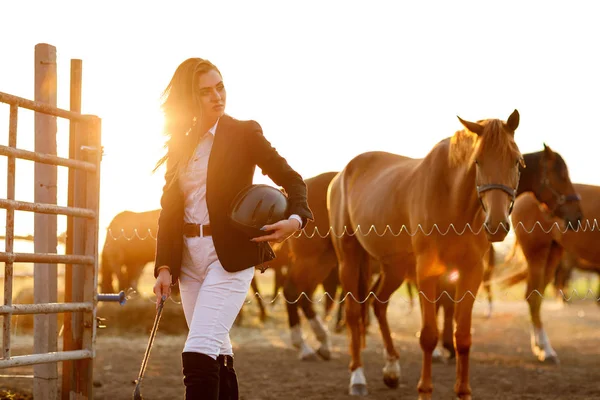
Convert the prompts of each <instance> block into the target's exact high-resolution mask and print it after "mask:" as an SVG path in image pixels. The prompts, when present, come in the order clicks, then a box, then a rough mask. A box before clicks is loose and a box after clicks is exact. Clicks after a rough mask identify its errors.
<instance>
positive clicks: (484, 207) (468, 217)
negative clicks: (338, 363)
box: [328, 110, 523, 400]
mask: <svg viewBox="0 0 600 400" xmlns="http://www.w3.org/2000/svg"><path fill="white" fill-rule="evenodd" d="M459 120H460V122H461V123H462V125H463V126H464V127H465V128H466V129H463V130H460V131H457V132H456V133H455V134H454V135H453V136H452V137H450V138H446V139H444V140H442V141H440V142H439V143H438V144H437V145H435V146H434V147H433V149H432V150H431V151H430V152H429V153H428V154H427V155H426V156H425V158H423V159H412V158H408V157H403V156H400V155H396V154H391V153H386V152H368V153H363V154H360V155H358V156H357V157H355V158H354V159H353V160H351V161H350V162H349V163H348V165H346V167H345V168H344V169H343V170H342V171H341V172H340V173H339V174H338V175H337V176H336V177H335V178H334V179H333V181H332V182H331V185H330V187H329V193H328V208H329V218H330V221H331V224H332V228H333V235H332V239H333V244H334V247H335V251H336V254H337V257H338V262H339V268H340V281H341V284H342V290H343V292H344V293H346V292H349V293H351V294H352V295H353V296H354V298H355V299H356V300H358V301H346V302H345V313H346V326H347V327H348V331H349V333H350V354H351V361H350V366H349V367H350V371H351V377H350V388H349V391H350V394H352V395H366V394H367V382H366V378H365V375H364V371H363V366H362V359H361V348H362V347H364V344H365V330H364V316H365V314H366V304H365V303H366V299H367V292H368V287H367V285H368V284H369V271H368V263H366V262H365V260H366V259H367V257H368V256H372V257H374V258H375V259H376V260H377V261H378V262H379V263H380V265H381V275H380V278H381V279H379V280H378V282H379V284H378V286H377V287H376V288H375V295H376V296H377V298H378V299H379V300H381V302H379V301H375V302H374V307H375V314H376V316H377V318H378V321H379V327H380V330H381V334H382V337H383V341H384V343H385V354H386V359H387V362H386V365H385V367H384V382H385V383H386V384H387V385H388V386H390V387H396V386H397V385H398V381H399V375H400V362H399V354H398V351H397V350H396V348H395V346H394V343H393V341H392V338H391V334H390V328H389V325H388V322H387V316H386V310H387V305H388V303H387V300H389V297H390V296H391V294H392V293H393V292H394V291H395V290H396V289H397V288H398V287H399V286H400V285H401V284H402V282H403V281H404V279H405V278H407V277H408V278H412V279H415V275H416V283H417V288H418V289H419V295H420V296H419V300H420V303H421V317H422V328H421V333H420V339H419V340H420V344H421V348H422V350H423V364H422V370H421V379H420V380H419V383H418V387H417V388H418V393H419V399H431V396H432V392H433V382H432V353H433V351H434V349H435V348H436V345H437V342H438V335H439V334H438V329H437V324H436V304H435V301H436V293H437V291H438V284H439V279H440V277H441V276H443V275H444V274H445V273H447V272H449V271H450V269H451V268H456V270H457V271H458V279H457V285H456V295H455V299H458V300H459V301H458V302H457V303H456V306H455V312H454V318H455V321H456V330H455V333H454V340H455V349H456V353H457V357H456V368H457V371H456V372H457V375H456V376H457V379H456V384H455V387H454V390H455V392H456V394H457V395H458V397H459V398H460V399H463V400H464V399H470V398H471V386H470V384H469V351H470V348H471V314H472V308H473V303H474V301H475V295H476V294H477V291H478V289H479V286H480V285H481V282H482V276H483V263H484V261H483V259H484V256H485V255H486V253H487V252H488V249H489V244H490V242H499V241H502V240H504V238H505V237H506V234H507V233H508V230H509V220H508V218H509V215H510V213H511V210H512V205H513V203H514V199H515V194H516V188H517V185H518V183H519V165H522V164H523V158H522V156H521V153H520V151H519V148H518V146H517V144H516V143H515V140H514V134H515V130H516V129H517V127H518V125H519V113H518V111H517V110H515V111H514V112H513V113H512V114H511V115H510V116H509V118H508V120H507V121H506V122H504V121H501V120H498V119H487V120H480V121H477V122H469V121H465V120H463V119H461V118H460V117H459ZM469 227H470V228H471V229H469ZM388 230H389V232H388Z"/></svg>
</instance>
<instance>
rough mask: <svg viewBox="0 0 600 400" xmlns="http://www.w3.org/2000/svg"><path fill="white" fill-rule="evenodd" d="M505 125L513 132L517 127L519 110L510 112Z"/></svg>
mask: <svg viewBox="0 0 600 400" xmlns="http://www.w3.org/2000/svg"><path fill="white" fill-rule="evenodd" d="M506 125H507V126H508V128H509V129H510V130H511V131H513V132H514V131H516V130H517V128H518V127H519V112H518V111H517V110H516V109H515V111H513V112H512V114H510V117H508V120H507V121H506Z"/></svg>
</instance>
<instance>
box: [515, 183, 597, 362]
mask: <svg viewBox="0 0 600 400" xmlns="http://www.w3.org/2000/svg"><path fill="white" fill-rule="evenodd" d="M578 198H580V199H581V200H580V201H578V200H577V199H578ZM561 199H564V200H563V207H571V209H572V211H571V212H572V213H573V214H575V215H578V217H577V219H576V220H574V221H569V222H567V223H565V222H564V220H563V219H560V218H556V215H555V214H554V213H553V212H552V211H553V210H551V209H548V207H546V206H545V205H544V204H541V203H540V202H539V201H538V200H537V199H536V198H535V197H534V196H533V195H530V194H525V195H523V196H521V197H519V198H518V199H517V201H516V202H515V211H514V213H513V215H512V222H513V226H514V230H515V235H516V242H515V246H519V247H520V248H521V249H522V251H523V255H524V257H525V260H526V267H525V268H526V269H525V270H523V271H520V272H518V273H516V274H515V275H513V276H511V277H510V278H509V279H507V280H506V281H505V282H504V284H505V285H506V286H511V285H514V284H515V283H517V282H520V281H522V280H527V290H526V293H525V298H526V299H527V302H528V303H529V312H530V314H531V322H532V330H531V349H532V351H533V353H534V355H535V356H536V357H537V358H538V360H539V361H542V362H550V363H552V362H554V363H558V362H559V359H558V355H557V354H556V351H554V349H553V348H552V345H551V344H550V339H549V338H548V336H547V334H546V332H545V330H544V327H543V324H542V319H541V313H540V309H541V305H542V300H543V295H544V292H545V289H546V286H547V285H548V284H549V283H550V282H551V281H552V280H553V279H554V277H555V273H556V268H557V266H558V264H559V262H560V260H561V258H562V256H563V252H564V251H565V250H566V251H568V252H570V253H572V254H574V255H575V256H576V257H577V258H580V259H582V260H585V261H586V262H588V263H592V264H599V263H600V248H598V245H597V243H598V240H600V228H599V227H598V222H597V221H598V219H599V218H600V187H598V186H591V185H583V184H574V185H573V186H572V188H571V189H570V190H566V191H565V192H563V195H562V197H561ZM567 199H571V201H567Z"/></svg>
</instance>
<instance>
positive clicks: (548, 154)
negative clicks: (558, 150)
mask: <svg viewBox="0 0 600 400" xmlns="http://www.w3.org/2000/svg"><path fill="white" fill-rule="evenodd" d="M544 155H545V156H546V158H547V159H548V160H553V159H554V152H553V151H552V149H551V148H550V146H547V145H546V143H544Z"/></svg>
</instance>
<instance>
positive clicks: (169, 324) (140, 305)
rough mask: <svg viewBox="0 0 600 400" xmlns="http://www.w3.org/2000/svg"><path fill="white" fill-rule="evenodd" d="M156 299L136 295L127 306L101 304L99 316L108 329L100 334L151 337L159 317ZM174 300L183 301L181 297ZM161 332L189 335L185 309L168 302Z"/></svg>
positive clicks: (100, 330) (164, 309) (161, 322)
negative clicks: (150, 334)
mask: <svg viewBox="0 0 600 400" xmlns="http://www.w3.org/2000/svg"><path fill="white" fill-rule="evenodd" d="M154 300H155V297H142V296H136V297H135V298H132V299H129V300H127V302H126V303H125V304H124V305H122V306H121V305H119V304H118V303H112V302H100V303H98V311H97V316H98V317H100V318H104V319H105V321H103V324H104V325H106V328H104V329H99V330H98V335H123V334H142V335H147V334H148V333H149V332H150V330H152V325H153V324H154V318H155V317H156V304H155V303H154ZM173 300H175V301H177V302H179V301H180V299H179V298H174V299H173ZM159 331H160V333H161V334H173V335H176V334H185V333H187V331H188V328H187V325H186V322H185V316H184V314H183V308H182V307H181V304H175V303H174V302H173V301H171V300H170V299H169V300H167V302H166V303H165V306H164V308H163V311H162V315H161V319H160V326H159Z"/></svg>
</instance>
